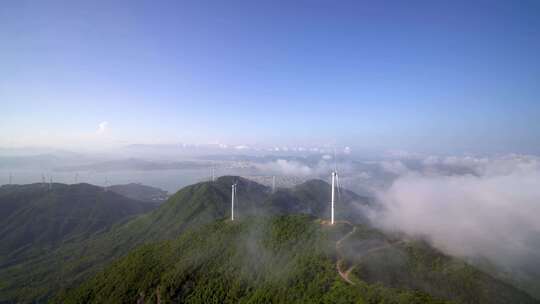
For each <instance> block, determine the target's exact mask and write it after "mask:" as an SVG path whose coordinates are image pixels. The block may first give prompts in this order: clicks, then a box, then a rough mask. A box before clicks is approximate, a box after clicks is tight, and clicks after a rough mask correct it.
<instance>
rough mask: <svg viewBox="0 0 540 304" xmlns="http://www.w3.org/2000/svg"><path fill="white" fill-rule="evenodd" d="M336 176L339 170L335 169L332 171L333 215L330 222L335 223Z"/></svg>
mask: <svg viewBox="0 0 540 304" xmlns="http://www.w3.org/2000/svg"><path fill="white" fill-rule="evenodd" d="M336 176H337V172H336V171H335V170H334V171H332V215H331V221H330V223H331V224H332V225H334V201H335V196H336V193H335V188H336Z"/></svg>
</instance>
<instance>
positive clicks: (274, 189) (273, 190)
mask: <svg viewBox="0 0 540 304" xmlns="http://www.w3.org/2000/svg"><path fill="white" fill-rule="evenodd" d="M274 192H276V176H275V175H274V176H272V193H274Z"/></svg>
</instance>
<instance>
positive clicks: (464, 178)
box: [373, 156, 540, 269]
mask: <svg viewBox="0 0 540 304" xmlns="http://www.w3.org/2000/svg"><path fill="white" fill-rule="evenodd" d="M434 160H435V159H434V158H431V159H430V160H429V161H428V163H430V164H433V163H435V162H434ZM438 161H439V162H442V163H445V164H447V165H448V164H459V165H460V166H463V165H467V166H471V167H472V168H474V169H475V171H477V172H478V173H479V175H477V176H474V175H471V174H465V175H443V174H433V172H431V173H430V174H424V173H422V172H418V171H416V172H412V171H408V172H407V171H405V172H403V173H402V175H401V176H400V177H398V178H397V179H396V180H395V181H394V183H393V184H392V186H391V187H390V188H389V189H387V190H386V191H383V192H381V193H380V194H379V195H378V197H379V201H380V202H381V203H382V204H383V206H384V211H382V212H379V213H376V214H373V220H374V221H375V222H376V223H378V224H379V225H380V226H381V227H383V228H386V229H397V230H401V231H404V232H406V233H409V234H412V235H424V236H428V237H429V239H431V240H432V242H433V244H434V245H435V246H437V247H439V248H441V249H443V250H445V251H447V252H449V253H450V254H454V255H459V256H471V257H473V256H483V257H487V258H489V259H490V260H491V261H493V262H495V263H497V264H498V265H500V266H505V267H509V268H520V269H524V268H530V266H531V265H533V266H534V265H536V267H537V268H540V267H539V266H540V265H538V264H534V263H536V262H535V261H538V260H540V221H539V220H538V218H540V165H539V162H538V159H537V158H536V157H531V156H527V157H525V156H505V157H498V158H494V159H486V158H471V157H463V158H459V157H453V158H444V159H439V160H438ZM386 167H387V168H391V169H396V168H398V169H399V168H400V167H401V166H400V165H396V163H393V164H391V165H388V164H387V166H386ZM395 171H399V170H395ZM531 263H532V264H531Z"/></svg>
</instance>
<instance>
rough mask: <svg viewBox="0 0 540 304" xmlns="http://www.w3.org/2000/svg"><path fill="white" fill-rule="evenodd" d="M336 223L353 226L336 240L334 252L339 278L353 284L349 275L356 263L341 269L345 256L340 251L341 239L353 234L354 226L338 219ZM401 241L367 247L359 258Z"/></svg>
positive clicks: (343, 239)
mask: <svg viewBox="0 0 540 304" xmlns="http://www.w3.org/2000/svg"><path fill="white" fill-rule="evenodd" d="M337 223H344V224H348V225H350V226H352V227H353V229H351V231H349V232H348V233H347V234H345V235H344V236H343V237H342V238H341V239H339V240H338V241H337V242H336V253H337V261H336V269H337V271H338V273H339V276H341V278H342V279H343V280H344V281H345V282H347V283H349V284H351V285H355V283H354V282H353V281H352V280H351V279H350V278H349V275H350V274H351V272H352V270H353V269H354V267H356V265H351V266H350V267H349V268H348V269H347V270H344V269H343V266H344V264H345V256H344V254H343V252H342V251H341V248H342V243H343V241H345V240H346V239H347V238H349V237H350V236H351V235H353V234H354V233H355V232H356V226H354V225H353V224H351V223H350V222H348V221H339V222H337ZM401 243H405V241H404V240H400V241H397V242H392V243H386V244H384V245H381V246H377V247H374V248H371V249H368V250H366V251H364V252H363V253H362V255H361V256H360V258H362V257H364V256H366V255H368V254H371V253H373V252H376V251H379V250H383V249H386V248H388V247H390V246H394V245H397V244H401Z"/></svg>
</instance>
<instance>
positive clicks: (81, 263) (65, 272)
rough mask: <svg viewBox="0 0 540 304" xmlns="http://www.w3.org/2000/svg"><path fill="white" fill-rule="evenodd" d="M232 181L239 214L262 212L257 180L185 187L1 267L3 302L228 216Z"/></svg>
mask: <svg viewBox="0 0 540 304" xmlns="http://www.w3.org/2000/svg"><path fill="white" fill-rule="evenodd" d="M232 183H238V189H239V190H238V193H237V194H238V209H239V211H238V212H237V214H238V218H242V217H244V216H247V215H249V214H255V213H257V212H260V210H261V209H260V208H259V206H262V204H261V203H262V202H263V201H264V200H265V199H266V198H267V197H268V194H269V191H268V189H267V188H266V187H264V186H261V185H259V184H257V183H254V182H251V181H248V180H245V179H241V178H238V177H231V176H227V177H221V178H219V179H218V180H217V181H215V182H203V183H198V184H194V185H191V186H188V187H185V188H183V189H182V190H180V191H178V192H177V193H176V194H174V195H173V196H171V197H170V198H169V199H168V200H167V202H165V203H163V204H162V205H160V207H158V208H157V209H156V210H154V211H152V212H149V213H146V214H143V215H141V216H138V217H136V218H134V219H132V220H130V221H127V222H125V223H120V224H117V225H115V226H113V227H112V228H111V229H109V230H108V231H106V232H103V233H100V234H97V235H93V236H91V237H89V238H87V239H84V240H80V241H78V242H70V243H66V244H64V245H63V246H61V247H60V248H59V249H58V250H56V251H55V252H52V253H50V254H47V255H44V256H41V255H34V256H33V257H28V258H26V259H25V260H24V261H23V262H21V263H19V264H15V265H13V266H11V267H6V268H4V269H0V282H5V283H3V284H0V302H2V301H3V300H8V299H9V300H12V299H17V300H19V301H29V300H33V299H45V298H47V297H48V296H50V295H51V294H52V293H53V292H54V291H56V290H57V289H59V288H61V287H63V286H64V285H70V284H73V283H76V282H79V281H80V280H81V279H82V278H85V277H86V276H87V275H88V274H91V273H93V272H95V271H96V270H97V269H99V268H100V267H102V266H103V265H105V264H107V263H108V262H110V261H111V260H113V259H115V258H118V257H120V256H122V255H124V254H126V253H127V252H129V251H130V250H131V249H133V248H135V247H137V246H139V245H142V244H145V243H149V242H154V241H157V240H167V239H174V238H176V237H178V235H180V234H181V233H182V232H183V231H184V230H186V229H187V228H191V227H199V226H202V225H205V224H209V223H211V222H213V221H215V220H216V219H222V218H225V217H228V216H229V214H230V193H231V184H232ZM109 192H110V191H109ZM111 193H112V192H111Z"/></svg>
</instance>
